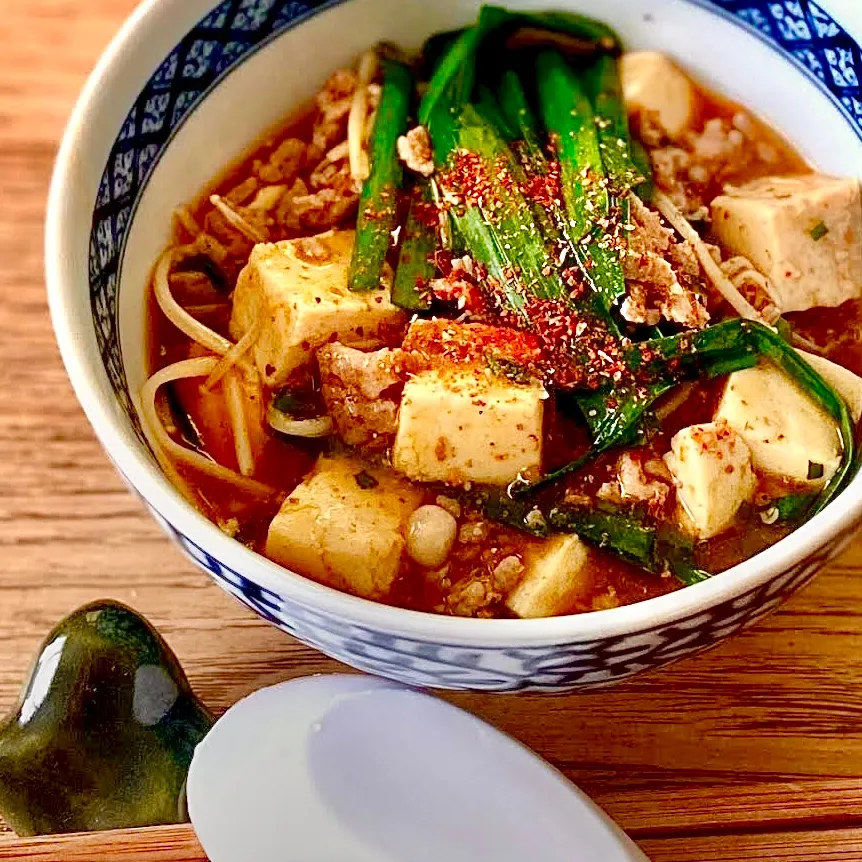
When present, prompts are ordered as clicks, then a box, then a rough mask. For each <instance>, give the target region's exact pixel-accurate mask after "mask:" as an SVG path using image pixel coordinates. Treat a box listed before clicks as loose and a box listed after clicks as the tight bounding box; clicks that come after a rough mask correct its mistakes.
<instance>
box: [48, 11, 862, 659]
mask: <svg viewBox="0 0 862 862" xmlns="http://www.w3.org/2000/svg"><path fill="white" fill-rule="evenodd" d="M340 2H341V3H347V2H351V0H340ZM411 2H419V0H411ZM686 2H688V3H692V4H694V5H697V6H699V7H700V8H702V9H705V10H707V11H709V12H712V13H713V14H717V15H720V16H722V17H724V18H729V17H730V18H731V20H734V22H735V23H736V24H738V25H739V26H740V27H741V29H743V30H746V31H748V32H749V33H750V34H751V33H753V34H754V35H756V36H758V38H761V39H762V38H763V35H762V34H760V33H757V32H756V28H755V27H753V26H747V25H746V24H745V23H744V22H743V21H741V20H739V19H736V18H732V16H730V15H729V7H730V6H738V5H740V2H739V0H686ZM793 2H798V0H793ZM802 2H806V0H802ZM851 2H852V0H833V2H832V3H830V4H829V5H830V6H841V7H842V9H844V10H845V11H844V12H843V16H844V17H843V19H842V20H843V21H850V22H852V24H853V30H854V31H858V32H860V33H862V7H855V6H851V5H850V4H851ZM807 3H808V4H811V5H813V2H812V0H807ZM216 5H217V4H215V3H213V2H211V0H145V2H143V3H142V4H141V5H140V6H139V7H138V8H137V9H136V10H135V11H134V12H133V14H132V15H131V16H130V17H129V18H128V20H127V21H126V22H125V24H124V25H123V26H122V28H121V29H120V31H119V32H118V33H117V35H116V36H115V38H114V39H113V41H112V42H111V44H110V45H109V46H108V48H107V49H106V51H105V52H104V54H103V55H102V57H101V59H100V60H99V62H98V64H97V66H96V68H95V69H94V71H93V72H92V74H91V75H90V77H89V79H88V81H87V83H86V85H85V87H84V89H83V91H82V94H81V96H80V98H79V100H78V102H77V104H76V106H75V109H74V111H73V114H72V116H71V119H70V121H69V123H68V126H67V129H66V132H65V134H64V137H63V141H62V144H61V146H60V150H59V153H58V156H57V161H56V166H55V170H54V175H53V177H52V181H51V188H50V192H49V199H48V208H47V215H46V227H45V268H46V282H47V290H48V299H49V306H50V312H51V318H52V323H53V326H54V330H55V334H56V338H57V341H58V345H59V348H60V352H61V355H62V358H63V362H64V364H65V366H66V370H67V373H68V375H69V378H70V380H71V382H72V386H73V388H74V391H75V394H76V396H77V398H78V400H79V402H80V404H81V406H82V408H83V409H84V412H85V414H86V416H87V418H88V420H89V421H90V424H91V425H92V427H93V429H94V431H95V433H96V435H97V437H98V439H99V441H100V442H101V444H102V446H103V447H104V448H105V450H106V451H107V453H108V455H109V456H110V458H111V460H112V461H113V463H114V465H115V466H116V467H117V469H118V470H119V472H120V473H121V475H122V476H123V477H124V478H125V479H126V481H127V482H128V483H129V485H130V486H131V487H132V488H133V489H134V490H135V491H136V492H137V493H138V494H139V495H140V496H141V497H142V498H143V500H144V501H145V503H146V504H147V506H149V507H150V508H151V509H152V510H154V511H155V512H156V513H157V514H158V515H159V516H160V517H161V518H163V519H164V520H166V521H167V522H168V523H169V524H171V526H172V528H173V529H174V530H176V531H177V532H178V533H180V534H181V535H183V536H185V537H190V539H191V540H192V541H193V543H194V544H195V545H196V546H198V547H200V548H204V549H205V550H206V551H207V552H208V553H210V554H211V555H212V556H213V557H214V558H215V559H216V560H218V561H219V562H221V563H224V564H225V565H227V566H228V567H229V568H232V569H235V570H236V571H239V572H242V573H243V575H244V576H245V577H246V578H247V579H249V580H250V581H252V582H254V583H256V584H258V585H259V586H261V587H263V588H265V589H268V590H270V591H271V592H273V593H274V594H276V595H281V596H285V597H287V598H290V599H291V600H293V601H296V602H297V603H299V604H300V605H302V606H305V607H307V608H309V609H312V610H315V611H317V612H319V613H324V614H327V615H331V616H333V617H335V618H338V619H340V620H342V621H346V622H352V623H356V624H359V625H365V626H368V627H370V628H372V629H381V630H385V631H387V632H395V633H399V634H404V635H408V636H413V637H418V638H419V639H421V640H425V641H428V642H435V641H445V642H447V643H453V644H463V645H470V644H475V645H480V644H481V645H482V646H486V647H487V646H500V647H511V646H513V645H514V646H531V645H543V644H554V643H572V642H580V641H587V640H590V639H593V638H596V637H608V636H620V635H624V634H629V633H637V632H643V631H646V630H649V629H651V628H654V627H656V626H659V625H664V624H668V623H672V622H674V621H675V620H679V619H682V618H690V617H692V616H694V615H697V614H698V613H703V612H708V611H709V610H710V609H711V608H712V607H714V606H715V605H717V604H721V603H724V602H727V601H731V600H733V599H735V598H737V597H739V596H741V595H744V594H746V593H748V592H750V591H752V590H754V589H755V588H757V587H759V586H761V585H763V584H765V583H767V582H769V581H770V580H772V579H773V578H775V577H777V576H778V575H780V574H782V573H783V572H785V571H787V570H789V569H791V568H792V567H793V566H794V565H796V564H798V563H799V562H801V561H803V560H804V559H806V558H807V557H810V556H812V555H813V554H815V553H816V552H817V551H818V550H819V549H820V548H822V547H823V546H825V545H826V544H828V543H830V542H833V541H835V540H836V539H838V538H839V537H840V536H842V535H844V534H846V533H847V532H848V531H849V530H851V529H852V528H853V526H854V525H855V524H856V523H858V522H859V521H860V519H862V475H858V476H856V477H855V479H854V480H853V482H852V483H851V485H850V486H849V487H848V488H847V489H846V490H845V491H844V492H843V493H842V495H841V496H840V497H839V498H838V500H836V501H835V502H834V503H832V504H831V505H830V506H829V507H827V508H826V509H825V510H824V511H823V512H821V513H820V514H818V515H817V516H816V517H815V518H813V519H812V520H811V521H809V522H808V523H806V524H804V525H803V526H802V527H800V528H799V529H798V530H796V531H795V532H794V533H793V534H792V535H791V536H790V537H788V538H787V539H784V540H782V541H781V542H779V543H778V544H776V545H774V546H773V547H772V548H769V549H768V550H766V551H764V552H762V553H761V554H758V555H757V556H755V557H753V558H752V559H750V560H748V561H746V562H744V563H742V564H740V565H738V566H735V567H734V568H733V569H730V570H728V571H726V572H723V573H721V574H720V575H719V576H716V577H715V578H712V579H710V580H708V581H705V582H703V583H700V584H696V585H693V586H690V587H686V588H685V589H683V590H680V591H677V592H674V593H671V594H668V595H664V596H659V597H657V598H653V599H649V600H647V601H643V602H639V603H637V604H633V605H627V606H624V607H620V608H614V609H610V610H604V611H598V612H593V613H589V614H577V615H571V616H564V617H552V618H547V619H538V620H474V619H461V618H454V617H445V616H440V615H435V614H429V613H422V612H418V611H409V610H404V609H401V608H395V607H391V606H388V605H382V604H379V603H376V602H371V601H368V600H365V599H361V598H357V597H355V596H351V595H348V594H346V593H342V592H340V591H338V590H334V589H332V588H330V587H326V586H324V585H322V584H319V583H317V582H315V581H312V580H310V579H308V578H305V577H303V576H301V575H298V574H295V573H293V572H290V571H287V570H285V569H283V568H282V567H280V566H278V565H276V564H275V563H272V562H271V561H269V560H267V559H266V558H264V557H262V556H260V555H259V554H256V553H255V552H253V551H251V550H249V549H247V548H245V547H244V546H243V545H241V544H240V543H238V542H236V541H235V540H233V539H230V538H229V537H228V536H226V535H225V534H224V533H223V532H222V531H221V530H219V529H218V527H216V526H215V525H214V524H212V523H211V522H210V521H209V520H207V519H206V518H205V517H204V516H203V515H201V514H200V513H199V512H198V511H197V510H196V509H194V508H193V507H192V506H191V505H189V504H188V503H187V502H186V501H185V500H184V499H183V498H182V497H181V495H180V494H179V493H178V492H177V491H176V490H175V489H174V487H173V486H172V485H171V484H170V483H169V482H168V480H167V479H166V478H165V476H164V475H163V474H162V472H161V471H160V470H159V468H158V467H157V465H156V464H155V462H154V461H153V460H152V458H151V456H150V454H149V452H148V451H147V450H146V448H145V447H144V446H143V445H142V444H141V443H140V442H139V441H138V440H137V438H136V437H135V435H134V433H133V431H132V429H131V428H130V427H129V420H128V418H127V416H126V415H125V413H124V412H122V410H121V409H120V406H119V404H118V401H117V398H116V396H115V395H114V393H113V391H112V390H111V388H110V385H109V383H108V380H107V376H106V372H105V368H104V366H103V364H102V359H101V356H100V355H99V351H98V349H97V346H96V343H95V337H94V332H93V329H94V323H93V318H92V313H91V309H90V306H89V291H88V290H87V289H86V287H87V278H86V274H87V249H88V246H89V232H88V226H89V224H90V221H91V220H92V212H93V202H94V201H95V198H96V192H97V186H98V180H97V181H96V182H95V184H94V183H90V184H89V185H88V186H87V188H86V190H83V191H82V189H81V177H82V174H86V173H87V170H86V166H85V165H83V164H82V160H83V159H85V158H86V156H85V155H84V154H90V157H91V158H93V159H95V161H96V163H97V164H98V168H97V169H96V170H95V173H96V174H97V175H98V176H99V177H100V176H101V173H102V170H103V167H104V165H105V161H106V159H107V157H108V153H109V152H110V149H111V144H112V142H113V140H114V138H115V137H116V134H117V132H118V130H119V129H120V128H121V125H122V122H123V120H124V119H125V116H126V113H127V112H128V110H129V106H130V105H131V104H132V103H133V101H134V99H135V97H136V96H137V95H138V93H139V92H140V90H141V88H142V87H143V85H144V84H145V83H146V81H147V80H148V79H149V78H150V76H151V75H152V74H153V71H154V70H155V69H157V68H158V67H159V65H160V64H161V63H162V62H163V61H164V59H165V58H166V57H167V56H168V55H169V54H170V52H171V50H172V49H173V47H174V46H175V45H176V44H177V43H178V42H179V41H180V39H181V38H182V37H183V36H185V35H186V34H187V32H188V30H189V29H191V28H192V27H193V26H194V24H195V23H196V21H198V20H200V19H201V18H202V17H203V16H204V15H205V14H206V13H207V12H208V11H211V10H212V9H213V8H215V6H216ZM331 5H332V4H326V5H325V6H323V7H321V9H320V11H322V10H323V9H324V8H331ZM551 5H553V4H551ZM560 5H563V4H562V3H561V4H560ZM746 5H747V6H749V7H755V6H757V5H758V3H757V2H756V0H751V2H749V3H747V4H746ZM760 5H765V4H763V2H762V0H761V3H760ZM770 5H771V4H770ZM817 8H819V7H817ZM183 21H188V24H187V25H184V24H182V22H183ZM178 22H180V23H178ZM845 29H846V28H845ZM168 33H173V34H174V35H173V36H170V38H168V39H167V40H166V34H168ZM166 41H167V42H170V44H167V46H166V48H159V49H158V50H155V48H154V46H158V45H159V44H160V43H162V42H166ZM773 48H775V49H776V50H778V51H779V52H780V53H782V54H784V55H785V59H787V60H788V64H789V65H790V66H792V67H794V68H795V70H796V71H799V70H800V68H802V69H803V71H805V70H804V67H802V66H801V65H800V63H799V61H798V59H797V58H795V57H793V56H791V55H790V54H788V53H787V52H786V51H784V50H782V49H781V48H780V47H779V46H776V45H773ZM856 50H857V53H858V52H859V46H858V45H856ZM135 65H139V66H140V67H141V70H140V71H139V72H138V71H134V68H133V67H134V66H135ZM808 74H809V77H812V76H811V75H810V70H809V71H808ZM821 89H822V90H823V93H824V95H828V96H829V97H830V98H831V99H832V101H833V103H834V102H835V101H836V100H835V98H834V93H829V91H828V88H825V87H821ZM837 106H838V107H840V105H837ZM845 114H846V112H845ZM847 119H848V122H849V121H850V117H849V116H848V117H847ZM106 130H107V131H106ZM90 173H91V174H92V173H93V171H92V170H91V171H90ZM82 216H83V217H84V220H83V221H82V220H81V219H82ZM82 225H84V226H86V227H87V230H85V228H84V227H82Z"/></svg>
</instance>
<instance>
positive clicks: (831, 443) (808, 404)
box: [715, 363, 841, 485]
mask: <svg viewBox="0 0 862 862" xmlns="http://www.w3.org/2000/svg"><path fill="white" fill-rule="evenodd" d="M715 418H716V419H724V420H725V421H726V422H727V423H728V425H730V427H731V428H733V429H734V430H735V431H736V432H737V433H738V434H739V435H740V436H741V437H742V439H743V440H745V442H746V443H747V444H748V447H749V449H750V450H751V462H752V464H753V466H754V469H755V470H757V471H758V472H764V473H771V474H774V475H776V476H786V477H787V478H788V479H792V480H793V481H794V482H800V483H811V484H814V485H821V484H823V482H825V481H827V480H828V479H829V478H831V476H832V475H833V474H834V473H835V471H836V470H837V469H838V465H839V463H840V461H841V444H840V440H839V437H838V431H837V429H836V427H835V423H834V422H833V420H832V419H831V418H830V417H829V416H828V415H827V414H826V413H825V412H824V411H823V410H822V409H821V408H820V407H819V406H818V405H817V404H815V403H814V402H813V401H812V400H811V399H810V398H809V397H808V395H806V393H805V392H803V390H802V389H800V388H799V386H798V385H797V384H796V383H795V382H794V381H793V380H791V379H790V378H789V377H788V376H787V375H786V374H783V373H782V372H781V371H780V370H779V369H778V368H776V367H775V366H774V365H771V364H770V363H763V364H761V365H758V366H757V367H755V368H746V369H745V370H744V371H734V372H733V374H731V375H729V377H728V378H727V383H726V385H725V388H724V393H723V394H722V396H721V401H720V402H719V405H718V410H717V411H716V414H715ZM809 465H822V468H823V474H822V476H821V477H818V478H814V479H812V480H809V478H808V477H809V474H810V472H811V470H812V469H813V470H815V471H817V472H819V467H817V466H815V467H813V468H810V467H809Z"/></svg>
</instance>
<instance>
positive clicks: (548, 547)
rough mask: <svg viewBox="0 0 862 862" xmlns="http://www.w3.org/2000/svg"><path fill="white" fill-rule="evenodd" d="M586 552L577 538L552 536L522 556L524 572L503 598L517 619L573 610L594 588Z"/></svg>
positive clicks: (587, 552) (549, 615) (585, 547)
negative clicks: (515, 585)
mask: <svg viewBox="0 0 862 862" xmlns="http://www.w3.org/2000/svg"><path fill="white" fill-rule="evenodd" d="M588 561H589V550H588V548H587V546H586V545H585V544H584V543H583V542H582V541H581V540H580V539H579V538H578V537H577V536H553V537H552V538H550V539H545V541H544V542H542V544H541V545H540V546H538V547H536V548H531V549H530V550H529V551H528V552H527V553H526V554H525V555H524V564H525V566H526V570H525V572H524V574H523V576H522V577H521V581H520V582H519V584H518V586H517V587H515V588H514V589H513V590H512V591H511V592H510V593H509V595H508V596H507V597H506V606H507V607H508V608H509V610H510V611H512V613H514V614H517V615H518V616H519V617H523V618H525V619H531V618H536V617H552V616H555V615H557V614H563V613H566V611H570V610H572V607H573V605H574V604H575V602H577V601H578V599H583V598H585V597H586V596H587V595H588V594H589V592H590V590H591V588H592V585H593V577H592V573H591V571H590V567H589V565H588Z"/></svg>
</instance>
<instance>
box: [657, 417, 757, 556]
mask: <svg viewBox="0 0 862 862" xmlns="http://www.w3.org/2000/svg"><path fill="white" fill-rule="evenodd" d="M670 445H671V451H670V452H668V453H667V455H665V462H666V463H667V466H668V468H669V469H670V472H671V474H672V475H673V480H674V484H675V485H676V493H677V500H678V502H679V505H680V507H681V509H682V511H683V513H684V517H683V518H682V521H683V524H684V526H686V527H688V528H690V530H691V532H692V533H694V535H695V536H696V537H697V538H698V539H710V538H712V537H713V536H717V535H718V534H719V533H723V532H724V531H725V530H726V529H727V528H728V527H729V526H730V525H731V524H732V523H733V519H734V518H735V517H736V513H737V512H738V511H739V508H740V506H742V504H743V503H746V502H748V501H749V500H751V499H752V497H753V495H754V490H755V487H756V485H757V480H756V478H755V476H754V471H753V470H752V468H751V451H750V450H749V448H748V446H747V445H746V444H745V441H744V440H743V439H742V437H741V436H740V435H739V434H737V433H736V431H734V430H733V429H732V428H731V427H730V426H729V425H728V424H727V423H725V422H721V421H719V422H707V423H704V424H702V425H690V426H689V427H688V428H683V429H682V430H681V431H678V432H677V433H676V434H675V435H674V437H673V439H672V440H671V444H670Z"/></svg>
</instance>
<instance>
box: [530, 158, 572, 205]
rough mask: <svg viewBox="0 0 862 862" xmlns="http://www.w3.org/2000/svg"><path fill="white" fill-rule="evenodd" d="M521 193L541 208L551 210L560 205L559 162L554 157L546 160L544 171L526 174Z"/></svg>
mask: <svg viewBox="0 0 862 862" xmlns="http://www.w3.org/2000/svg"><path fill="white" fill-rule="evenodd" d="M521 193H522V194H523V195H524V197H525V198H527V200H529V201H533V203H535V204H537V205H538V206H540V207H542V209H546V210H552V209H553V208H555V207H560V206H562V202H563V183H562V172H561V168H560V163H559V162H558V161H556V159H555V160H553V161H550V162H548V164H547V168H546V172H545V173H540V174H535V173H533V174H530V175H528V177H527V181H526V182H525V183H524V184H523V185H522V186H521Z"/></svg>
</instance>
